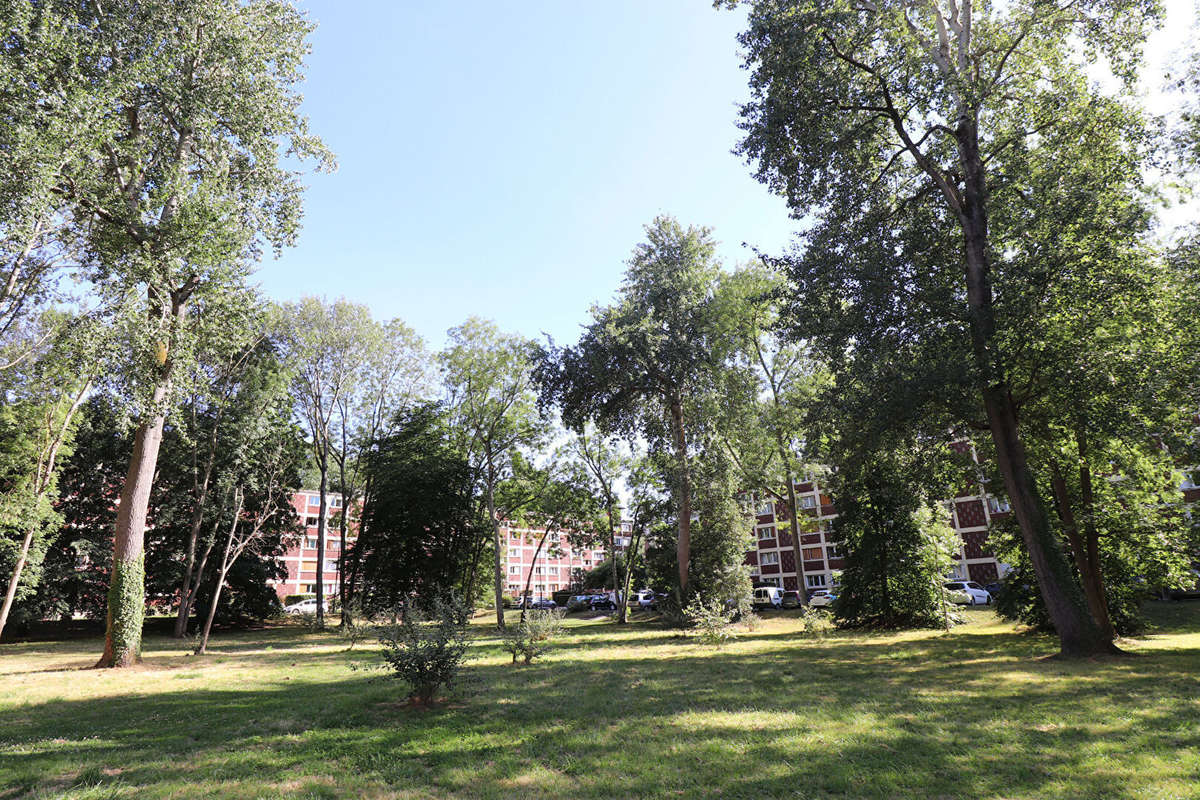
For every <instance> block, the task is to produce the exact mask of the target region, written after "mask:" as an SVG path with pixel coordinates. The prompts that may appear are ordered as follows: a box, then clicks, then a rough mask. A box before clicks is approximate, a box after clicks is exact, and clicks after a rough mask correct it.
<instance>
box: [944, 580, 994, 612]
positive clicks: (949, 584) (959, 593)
mask: <svg viewBox="0 0 1200 800" xmlns="http://www.w3.org/2000/svg"><path fill="white" fill-rule="evenodd" d="M945 585H946V591H947V592H949V593H950V602H951V603H959V604H960V605H967V606H990V605H991V604H992V595H991V594H990V593H989V592H988V590H987V589H985V588H983V587H982V586H980V585H979V584H978V583H976V582H975V581H946V584H945Z"/></svg>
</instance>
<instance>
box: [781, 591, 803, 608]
mask: <svg viewBox="0 0 1200 800" xmlns="http://www.w3.org/2000/svg"><path fill="white" fill-rule="evenodd" d="M783 607H784V608H799V607H800V593H799V592H797V591H795V590H789V591H785V592H784V593H783Z"/></svg>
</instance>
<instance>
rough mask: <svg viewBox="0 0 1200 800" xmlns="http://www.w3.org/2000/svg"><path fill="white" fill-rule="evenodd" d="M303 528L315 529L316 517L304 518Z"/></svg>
mask: <svg viewBox="0 0 1200 800" xmlns="http://www.w3.org/2000/svg"><path fill="white" fill-rule="evenodd" d="M304 527H306V528H315V527H317V518H316V517H305V518H304Z"/></svg>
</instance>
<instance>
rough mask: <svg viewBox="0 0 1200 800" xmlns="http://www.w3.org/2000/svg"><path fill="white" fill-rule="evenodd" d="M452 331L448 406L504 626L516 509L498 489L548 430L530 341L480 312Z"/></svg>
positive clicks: (444, 361) (446, 361)
mask: <svg viewBox="0 0 1200 800" xmlns="http://www.w3.org/2000/svg"><path fill="white" fill-rule="evenodd" d="M449 339H450V344H449V346H448V347H447V349H446V350H445V351H443V352H442V354H441V358H440V362H441V367H442V375H443V379H444V381H445V385H446V392H447V395H448V397H447V407H448V408H449V410H450V418H451V426H452V428H453V429H455V430H456V431H457V432H458V436H459V442H458V445H457V446H458V447H459V449H460V451H461V452H463V453H464V454H465V455H466V457H467V460H468V462H469V463H470V464H471V469H472V472H473V473H474V482H475V484H476V486H478V488H479V494H480V498H479V500H480V508H481V511H482V512H483V513H482V516H485V517H486V518H487V520H488V524H489V526H490V533H491V537H492V547H493V548H494V549H493V553H492V556H493V561H492V578H493V584H494V585H493V588H494V590H495V591H494V594H495V603H496V625H497V627H499V628H503V627H504V572H503V569H504V562H503V556H504V550H503V547H502V543H501V541H500V522H501V520H502V519H504V518H505V517H506V516H507V515H510V514H512V513H515V512H516V511H518V510H519V509H518V508H513V507H509V508H505V507H502V506H500V505H498V504H497V501H496V490H497V487H498V486H499V485H500V483H501V481H503V480H505V479H506V478H508V477H510V476H511V475H512V474H513V465H514V459H515V458H517V457H519V455H520V450H521V449H522V448H533V447H535V446H537V445H538V444H540V443H541V441H542V440H543V438H544V436H545V431H546V425H545V423H544V421H543V420H542V419H541V418H540V417H539V416H538V413H537V404H536V398H535V396H534V394H533V392H532V389H531V383H530V351H531V349H532V345H531V343H530V342H528V341H527V340H525V339H522V338H520V337H517V336H510V335H506V334H503V333H501V332H500V331H499V330H498V329H497V328H496V326H495V324H494V323H491V322H487V321H485V320H481V319H477V318H475V317H472V318H471V319H468V320H467V321H466V322H464V323H463V324H462V325H460V326H458V327H457V328H452V329H451V330H450V332H449ZM521 497H522V498H525V497H526V495H524V494H522V495H521ZM520 502H521V503H524V502H525V500H524V499H522V500H521V501H520ZM483 545H484V541H480V542H479V545H478V546H479V547H480V548H482V547H483ZM478 552H479V551H478V550H477V553H478ZM472 574H474V571H473V570H472ZM469 588H470V589H471V591H469V592H468V594H467V598H468V601H469V600H470V598H472V597H473V596H474V592H473V589H474V587H473V586H472V587H469Z"/></svg>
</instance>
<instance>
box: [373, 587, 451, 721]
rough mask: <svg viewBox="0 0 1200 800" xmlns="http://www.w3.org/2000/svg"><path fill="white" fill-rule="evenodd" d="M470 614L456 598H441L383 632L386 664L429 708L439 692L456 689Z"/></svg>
mask: <svg viewBox="0 0 1200 800" xmlns="http://www.w3.org/2000/svg"><path fill="white" fill-rule="evenodd" d="M469 614H470V611H469V610H468V609H467V608H466V606H465V605H464V604H463V603H461V602H459V601H458V600H456V599H455V598H447V599H438V600H435V601H434V602H433V603H431V604H430V605H429V607H428V609H425V610H418V609H410V610H409V612H408V613H407V614H406V615H405V618H404V620H403V621H402V622H400V623H399V624H396V625H388V626H386V627H384V628H383V629H382V630H381V632H380V634H379V643H380V644H382V645H383V660H384V663H385V664H386V666H387V667H388V668H389V669H391V670H392V672H393V673H394V676H395V677H397V678H399V679H400V680H402V681H404V682H405V683H407V684H408V686H409V689H410V692H409V697H410V698H412V699H413V700H415V701H416V702H419V703H422V704H425V705H429V704H430V703H432V702H433V700H434V699H435V697H436V696H437V693H438V691H439V690H440V689H442V688H447V689H449V688H452V687H453V686H454V683H455V681H456V680H457V678H458V673H459V670H460V669H461V668H462V663H463V660H464V659H465V658H466V655H467V646H468V643H467V630H466V627H467V626H466V622H465V619H468V618H469Z"/></svg>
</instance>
